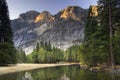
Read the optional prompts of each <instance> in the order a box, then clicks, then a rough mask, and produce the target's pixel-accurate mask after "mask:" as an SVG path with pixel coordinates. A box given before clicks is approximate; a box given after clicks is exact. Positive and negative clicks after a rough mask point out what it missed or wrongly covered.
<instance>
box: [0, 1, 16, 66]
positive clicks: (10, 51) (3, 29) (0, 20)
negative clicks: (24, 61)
mask: <svg viewBox="0 0 120 80" xmlns="http://www.w3.org/2000/svg"><path fill="white" fill-rule="evenodd" d="M12 37H13V35H12V29H11V27H10V19H9V12H8V6H7V3H6V0H0V65H5V64H13V63H15V62H16V49H15V47H14V45H13V41H12Z"/></svg>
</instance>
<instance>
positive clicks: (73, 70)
mask: <svg viewBox="0 0 120 80" xmlns="http://www.w3.org/2000/svg"><path fill="white" fill-rule="evenodd" d="M0 80H120V75H111V74H108V73H106V72H90V71H85V70H81V69H80V67H79V66H63V67H53V68H45V69H36V70H30V71H24V72H17V73H11V74H6V75H1V76H0Z"/></svg>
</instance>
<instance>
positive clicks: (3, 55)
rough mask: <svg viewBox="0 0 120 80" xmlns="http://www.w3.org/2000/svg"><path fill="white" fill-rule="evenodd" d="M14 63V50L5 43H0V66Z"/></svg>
mask: <svg viewBox="0 0 120 80" xmlns="http://www.w3.org/2000/svg"><path fill="white" fill-rule="evenodd" d="M14 63H16V49H15V48H14V46H12V45H10V44H7V43H0V65H7V64H14Z"/></svg>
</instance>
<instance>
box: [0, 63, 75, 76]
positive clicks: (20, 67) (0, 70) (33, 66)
mask: <svg viewBox="0 0 120 80" xmlns="http://www.w3.org/2000/svg"><path fill="white" fill-rule="evenodd" d="M75 64H77V63H61V64H16V65H15V66H8V67H0V75H3V74H8V73H13V72H19V71H25V70H32V69H39V68H47V67H55V66H67V65H75Z"/></svg>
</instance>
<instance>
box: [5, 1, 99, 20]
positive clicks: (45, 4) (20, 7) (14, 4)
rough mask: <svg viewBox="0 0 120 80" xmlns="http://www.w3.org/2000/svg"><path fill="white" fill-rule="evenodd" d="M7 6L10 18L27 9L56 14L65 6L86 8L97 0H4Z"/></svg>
mask: <svg viewBox="0 0 120 80" xmlns="http://www.w3.org/2000/svg"><path fill="white" fill-rule="evenodd" d="M6 1H7V3H8V6H9V13H10V18H11V19H15V18H17V17H18V16H19V14H21V13H25V12H26V11H29V10H36V11H39V12H42V11H44V10H47V11H49V12H50V13H51V14H53V15H54V14H56V13H57V12H58V11H60V10H62V9H64V8H65V7H67V6H80V7H82V8H88V7H89V6H90V5H96V4H97V0H6Z"/></svg>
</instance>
